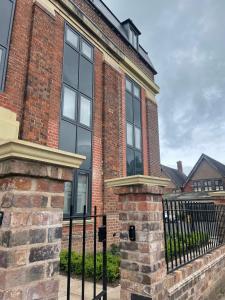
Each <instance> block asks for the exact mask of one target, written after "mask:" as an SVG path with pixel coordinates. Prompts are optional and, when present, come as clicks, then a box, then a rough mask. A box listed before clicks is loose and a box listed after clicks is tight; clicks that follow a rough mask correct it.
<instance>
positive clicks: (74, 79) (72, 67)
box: [63, 44, 79, 89]
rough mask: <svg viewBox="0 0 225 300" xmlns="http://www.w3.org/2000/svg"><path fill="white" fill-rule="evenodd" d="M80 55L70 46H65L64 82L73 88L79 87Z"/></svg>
mask: <svg viewBox="0 0 225 300" xmlns="http://www.w3.org/2000/svg"><path fill="white" fill-rule="evenodd" d="M78 66H79V55H78V53H77V52H76V51H75V50H74V49H73V48H71V47H70V46H69V45H67V44H65V49H64V66H63V80H64V82H66V83H67V84H68V85H70V86H72V87H73V88H75V89H76V88H77V87H78Z"/></svg>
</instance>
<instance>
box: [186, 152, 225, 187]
mask: <svg viewBox="0 0 225 300" xmlns="http://www.w3.org/2000/svg"><path fill="white" fill-rule="evenodd" d="M204 159H205V160H206V161H207V162H208V164H209V165H210V166H211V167H213V168H214V169H216V170H217V171H218V172H219V173H220V174H221V176H222V177H225V165H224V164H222V163H221V162H219V161H217V160H215V159H213V158H211V157H209V156H208V155H206V154H204V153H203V154H202V155H201V156H200V158H199V160H198V161H197V163H196V164H195V166H194V168H193V169H192V170H191V172H190V174H189V175H188V177H187V182H188V181H189V180H190V179H191V177H192V176H193V174H194V173H195V172H196V170H197V168H198V167H199V165H200V163H201V162H202V161H203V160H204Z"/></svg>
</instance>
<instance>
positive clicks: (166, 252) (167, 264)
mask: <svg viewBox="0 0 225 300" xmlns="http://www.w3.org/2000/svg"><path fill="white" fill-rule="evenodd" d="M162 206H163V226H164V242H165V254H166V267H167V272H169V257H168V249H167V230H166V218H165V211H166V210H165V200H162Z"/></svg>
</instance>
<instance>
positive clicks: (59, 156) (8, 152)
mask: <svg viewBox="0 0 225 300" xmlns="http://www.w3.org/2000/svg"><path fill="white" fill-rule="evenodd" d="M7 158H19V159H27V160H32V161H38V162H45V163H48V164H52V165H56V166H63V167H69V168H76V169H77V168H79V167H80V165H81V164H82V163H83V161H84V160H85V159H86V158H85V156H82V155H78V154H73V153H69V152H65V151H61V150H58V149H53V148H49V147H46V146H42V145H38V144H34V143H30V142H27V141H22V140H10V141H1V142H0V161H1V160H5V159H7Z"/></svg>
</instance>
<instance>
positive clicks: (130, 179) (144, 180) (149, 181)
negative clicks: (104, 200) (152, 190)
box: [105, 175, 170, 187]
mask: <svg viewBox="0 0 225 300" xmlns="http://www.w3.org/2000/svg"><path fill="white" fill-rule="evenodd" d="M169 182H170V180H169V179H167V178H160V177H154V176H144V175H134V176H127V177H121V178H115V179H107V180H105V184H106V187H120V186H131V185H148V186H160V187H166V186H167V185H168V184H169Z"/></svg>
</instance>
